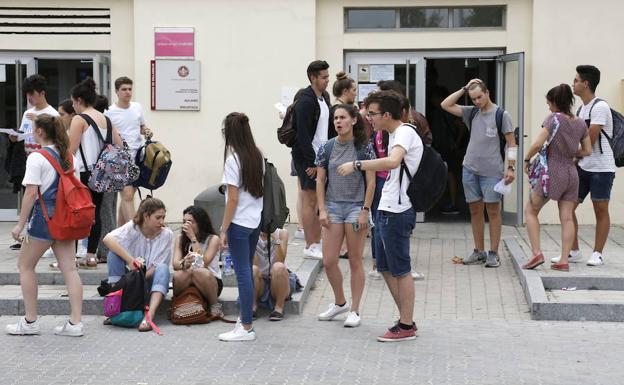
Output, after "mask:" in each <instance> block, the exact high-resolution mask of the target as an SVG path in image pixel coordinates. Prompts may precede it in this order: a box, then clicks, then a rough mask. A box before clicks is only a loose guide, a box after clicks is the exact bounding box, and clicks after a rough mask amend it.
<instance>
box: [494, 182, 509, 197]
mask: <svg viewBox="0 0 624 385" xmlns="http://www.w3.org/2000/svg"><path fill="white" fill-rule="evenodd" d="M494 191H496V192H497V193H499V194H503V195H507V194H509V193H510V192H511V183H510V184H505V179H501V180H500V182H498V183H496V186H494Z"/></svg>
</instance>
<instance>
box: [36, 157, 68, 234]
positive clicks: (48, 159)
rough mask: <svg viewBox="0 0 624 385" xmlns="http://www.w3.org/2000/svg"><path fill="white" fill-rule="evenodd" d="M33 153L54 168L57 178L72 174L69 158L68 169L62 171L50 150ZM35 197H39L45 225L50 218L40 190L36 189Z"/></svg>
mask: <svg viewBox="0 0 624 385" xmlns="http://www.w3.org/2000/svg"><path fill="white" fill-rule="evenodd" d="M35 152H38V153H39V154H41V155H43V157H44V158H46V159H47V161H48V162H50V164H51V165H52V167H54V170H56V172H57V173H58V174H59V177H60V176H61V175H63V174H67V173H70V172H71V173H73V172H74V165H73V163H72V159H71V157H69V168H68V169H67V170H63V167H62V166H61V163H60V162H59V160H58V159H57V158H56V154H55V153H54V150H52V149H51V148H48V147H44V148H42V149H40V150H37V151H35ZM53 154H54V155H53ZM37 195H38V196H39V204H40V205H41V210H42V211H43V217H44V218H45V220H46V223H47V222H49V221H50V216H49V215H48V208H47V207H46V205H45V202H44V200H43V195H41V189H39V188H38V189H37Z"/></svg>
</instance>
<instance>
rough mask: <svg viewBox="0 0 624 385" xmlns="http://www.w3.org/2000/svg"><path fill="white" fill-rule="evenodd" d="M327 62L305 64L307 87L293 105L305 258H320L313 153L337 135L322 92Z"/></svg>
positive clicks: (327, 66) (326, 97)
mask: <svg viewBox="0 0 624 385" xmlns="http://www.w3.org/2000/svg"><path fill="white" fill-rule="evenodd" d="M328 69H329V64H327V62H325V61H321V60H315V61H313V62H312V63H310V65H308V70H307V73H308V80H309V81H310V86H308V88H306V89H305V90H304V91H303V93H302V94H301V96H300V97H299V99H298V100H297V104H296V105H295V113H294V123H295V128H296V130H297V140H296V141H295V145H294V146H293V148H292V158H293V162H294V164H295V170H296V171H297V177H298V178H299V184H300V186H301V194H302V195H303V207H302V209H303V210H302V216H303V218H300V223H302V225H303V234H304V237H305V241H306V247H305V249H304V250H303V254H304V257H305V258H314V259H322V258H323V254H322V252H321V224H320V222H319V219H318V215H317V207H316V205H317V204H316V165H315V164H314V160H315V159H316V153H317V152H318V149H319V147H320V146H321V145H322V144H323V143H325V142H327V140H328V139H330V138H332V137H334V136H336V132H335V131H332V132H329V109H330V107H331V106H330V100H329V94H328V93H327V92H326V91H325V90H326V89H327V85H328V84H329V71H328Z"/></svg>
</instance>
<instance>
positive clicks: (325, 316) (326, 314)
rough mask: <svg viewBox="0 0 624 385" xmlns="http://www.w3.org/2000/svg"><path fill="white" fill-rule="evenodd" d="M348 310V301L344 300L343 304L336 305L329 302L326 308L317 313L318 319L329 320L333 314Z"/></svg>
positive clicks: (332, 317)
mask: <svg viewBox="0 0 624 385" xmlns="http://www.w3.org/2000/svg"><path fill="white" fill-rule="evenodd" d="M349 310H350V308H349V302H345V304H344V305H342V306H338V305H336V304H335V303H331V304H329V306H328V307H327V310H325V311H324V312H322V313H321V314H319V315H318V319H319V321H331V320H332V319H334V317H335V316H337V315H339V314H342V313H346V312H348V311H349Z"/></svg>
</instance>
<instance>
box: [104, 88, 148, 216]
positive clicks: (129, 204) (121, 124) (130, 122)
mask: <svg viewBox="0 0 624 385" xmlns="http://www.w3.org/2000/svg"><path fill="white" fill-rule="evenodd" d="M115 93H116V94H117V103H115V104H113V105H111V106H110V107H109V108H108V110H107V111H106V112H105V113H104V115H106V116H108V117H109V119H110V120H111V122H112V123H113V126H115V127H117V129H118V130H119V134H120V135H121V138H122V139H123V140H124V141H125V142H126V143H127V144H128V147H129V148H130V151H131V155H132V159H133V160H134V158H135V156H136V153H137V151H138V150H139V149H140V148H141V146H142V145H143V141H142V140H141V135H144V136H145V138H146V139H149V138H151V137H152V131H151V130H150V129H149V128H148V127H147V126H146V125H145V117H144V116H143V107H141V105H140V104H139V103H137V102H132V101H131V100H132V79H130V78H128V77H125V76H122V77H120V78H118V79H117V80H115ZM135 193H136V188H135V187H134V186H131V185H130V186H126V187H124V189H123V190H122V191H121V193H120V194H119V195H120V196H121V202H120V203H119V213H118V215H117V226H122V225H124V224H125V223H126V222H128V221H129V220H130V219H132V218H133V217H134V213H135V209H134V194H135Z"/></svg>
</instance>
